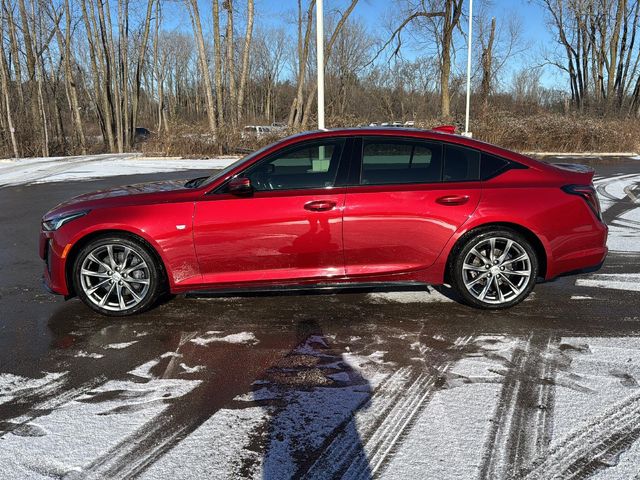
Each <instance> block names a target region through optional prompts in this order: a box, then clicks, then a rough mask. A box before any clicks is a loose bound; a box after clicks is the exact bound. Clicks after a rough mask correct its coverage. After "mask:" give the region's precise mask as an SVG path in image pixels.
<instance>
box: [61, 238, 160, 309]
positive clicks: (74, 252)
mask: <svg viewBox="0 0 640 480" xmlns="http://www.w3.org/2000/svg"><path fill="white" fill-rule="evenodd" d="M109 236H119V237H126V238H129V239H131V240H134V241H136V242H139V243H140V244H142V245H143V246H144V247H146V248H147V249H148V250H149V252H150V253H151V255H153V257H154V258H155V260H156V262H157V264H158V266H159V267H160V276H161V278H162V280H163V284H164V288H168V287H169V286H170V280H169V278H170V277H169V272H168V270H167V266H166V264H165V261H164V259H163V258H162V255H160V253H159V252H158V250H157V248H156V247H155V246H154V245H152V244H151V242H149V241H148V240H147V239H145V238H144V237H143V236H141V235H138V234H136V233H134V232H130V231H128V230H119V229H105V230H96V231H93V232H90V233H87V234H86V235H83V236H82V237H80V238H79V239H77V240H76V241H75V242H74V243H73V246H72V247H71V249H70V250H69V253H68V254H67V257H66V259H65V281H66V283H67V289H68V291H69V295H68V297H73V296H75V295H76V291H75V285H74V281H73V266H74V264H75V262H76V258H77V256H78V253H79V252H80V250H82V248H83V247H84V246H85V245H87V244H89V243H90V242H92V241H94V240H96V239H98V238H101V237H109Z"/></svg>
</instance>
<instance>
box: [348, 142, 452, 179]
mask: <svg viewBox="0 0 640 480" xmlns="http://www.w3.org/2000/svg"><path fill="white" fill-rule="evenodd" d="M441 170H442V147H441V145H440V144H437V143H430V142H402V141H390V140H386V141H385V140H382V141H381V140H370V141H367V140H365V141H364V145H363V148H362V171H361V176H360V183H361V184H362V185H386V184H398V183H432V182H440V181H441V179H442V174H441Z"/></svg>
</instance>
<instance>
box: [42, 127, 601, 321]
mask: <svg viewBox="0 0 640 480" xmlns="http://www.w3.org/2000/svg"><path fill="white" fill-rule="evenodd" d="M592 178H593V170H591V169H588V168H586V167H583V166H579V165H550V164H546V163H543V162H539V161H536V160H533V159H531V158H528V157H526V156H523V155H519V154H517V153H514V152H511V151H508V150H504V149H502V148H499V147H496V146H493V145H489V144H486V143H482V142H479V141H475V140H472V139H469V138H465V137H462V136H458V135H452V134H447V133H442V132H439V131H424V130H414V129H406V130H403V129H398V128H393V129H384V128H373V129H366V128H365V129H343V130H332V131H323V132H312V133H304V134H301V135H296V136H292V137H289V138H286V139H284V140H282V141H281V142H278V143H276V144H273V145H270V146H268V147H265V148H263V149H261V150H259V151H257V152H255V153H252V154H250V155H248V156H247V157H245V158H243V159H242V160H240V161H238V162H236V163H234V164H233V165H231V166H230V167H228V168H226V169H225V170H222V171H220V172H217V173H215V174H214V175H212V176H211V177H208V178H199V179H195V180H191V181H189V182H187V183H183V182H182V183H179V182H160V183H151V184H142V185H134V186H128V187H121V188H116V189H112V190H106V191H100V192H96V193H90V194H86V195H81V196H79V197H76V198H74V199H72V200H70V201H68V202H66V203H63V204H61V205H59V206H57V207H55V208H54V209H53V210H51V211H50V212H49V213H47V214H46V215H45V216H44V218H43V220H42V233H41V242H40V256H41V257H42V258H43V259H44V260H45V262H46V268H45V272H44V279H45V283H46V285H47V286H48V288H49V289H50V290H51V291H53V292H55V293H59V294H62V295H65V296H66V297H71V296H74V295H78V296H79V297H80V298H81V299H82V300H83V301H84V302H85V303H86V304H87V305H88V306H89V307H91V308H93V309H94V310H96V311H98V312H100V313H103V314H107V315H128V314H133V313H138V312H141V311H143V310H145V309H148V308H150V307H151V306H153V305H154V303H155V302H156V301H157V299H158V297H159V296H160V295H162V294H163V293H167V292H169V293H183V292H189V291H202V290H212V289H225V290H228V289H239V288H254V289H255V288H259V289H268V288H272V287H278V288H282V287H283V286H289V287H300V286H304V287H312V286H322V287H336V288H344V287H347V286H358V287H362V286H374V285H385V286H388V287H389V288H393V286H394V285H406V284H407V283H411V284H432V285H434V284H435V285H437V284H443V283H448V284H450V285H451V286H452V287H453V288H454V289H455V290H456V291H457V292H458V293H459V295H460V297H461V298H462V299H463V300H464V301H465V302H467V303H468V304H470V305H472V306H475V307H481V308H506V307H510V306H512V305H515V304H517V303H519V302H521V301H522V300H523V299H524V298H525V297H526V296H527V295H528V294H529V293H530V292H531V290H532V289H533V287H534V284H535V282H536V280H537V279H545V280H549V279H552V278H554V277H556V276H558V275H560V274H565V273H569V272H577V271H584V270H587V269H596V268H597V267H599V266H600V265H601V264H602V262H603V261H604V258H605V256H606V254H607V247H606V239H607V226H606V225H605V224H604V223H603V221H602V217H601V214H600V205H599V203H598V199H597V196H596V193H595V190H594V188H593V185H592Z"/></svg>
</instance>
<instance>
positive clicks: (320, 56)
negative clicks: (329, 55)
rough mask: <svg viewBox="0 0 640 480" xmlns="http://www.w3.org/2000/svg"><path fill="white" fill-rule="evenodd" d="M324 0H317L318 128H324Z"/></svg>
mask: <svg viewBox="0 0 640 480" xmlns="http://www.w3.org/2000/svg"><path fill="white" fill-rule="evenodd" d="M322 3H323V2H322V0H316V48H317V55H316V57H317V60H318V129H319V130H324V18H323V15H324V13H323V5H322Z"/></svg>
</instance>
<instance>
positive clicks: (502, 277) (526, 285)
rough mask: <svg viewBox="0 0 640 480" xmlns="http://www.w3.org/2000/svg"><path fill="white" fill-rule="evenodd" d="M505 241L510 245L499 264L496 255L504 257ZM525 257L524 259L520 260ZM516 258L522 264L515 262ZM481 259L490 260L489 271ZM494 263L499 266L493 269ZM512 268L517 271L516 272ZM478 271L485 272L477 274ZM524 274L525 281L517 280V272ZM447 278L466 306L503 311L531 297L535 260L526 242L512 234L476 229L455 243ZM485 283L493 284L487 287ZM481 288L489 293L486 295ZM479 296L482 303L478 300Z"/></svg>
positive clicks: (517, 235)
mask: <svg viewBox="0 0 640 480" xmlns="http://www.w3.org/2000/svg"><path fill="white" fill-rule="evenodd" d="M492 239H494V242H495V243H494V248H491V247H490V245H491V240H492ZM509 241H511V242H513V244H511V247H510V249H509V252H507V254H506V256H505V258H504V259H503V261H502V262H500V258H501V257H502V255H501V254H500V255H497V254H498V253H500V252H501V251H500V248H502V253H504V250H506V249H507V246H508V245H509V243H508V242H509ZM476 247H478V248H479V249H480V251H479V250H478V249H476V252H479V253H480V254H483V255H480V256H478V255H475V253H473V252H472V251H473V250H474V248H476ZM487 248H488V249H487ZM483 249H484V250H483ZM490 251H493V252H494V255H493V256H491V258H489V255H488V254H489V253H490ZM525 253H526V256H528V258H525V257H524V254H525ZM470 258H473V262H470ZM518 258H523V260H521V261H519V262H518V261H516V260H517V259H518ZM482 259H485V260H490V262H489V263H490V267H487V266H486V262H484V261H483V260H482ZM465 260H467V263H466V266H465ZM496 262H499V265H498V264H495V265H494V263H496ZM509 262H511V263H509ZM463 266H464V267H463ZM514 266H515V267H514ZM516 267H519V268H521V270H516V269H515V268H516ZM471 268H473V270H472V269H471ZM481 268H482V269H486V270H484V271H480V269H481ZM523 268H524V270H522V269H523ZM526 271H530V274H529V277H528V278H526V277H524V276H522V280H519V278H521V272H526ZM514 272H515V273H514ZM448 274H449V279H450V281H451V284H452V287H453V288H454V289H455V290H456V292H457V293H458V294H459V295H460V297H462V299H463V301H464V302H465V303H466V304H468V305H470V306H472V307H476V308H482V309H491V310H497V309H504V308H509V307H512V306H514V305H517V304H518V303H520V302H522V301H523V300H524V299H525V298H527V296H528V295H529V294H530V293H531V291H532V290H533V288H534V286H535V283H536V277H537V275H538V258H537V255H536V252H535V249H534V248H533V247H532V245H531V243H530V242H529V241H528V240H527V238H525V237H524V236H523V235H521V234H520V233H518V232H516V231H515V230H511V229H508V228H504V227H500V228H496V227H487V228H479V229H477V230H473V231H471V232H469V233H468V234H466V235H464V236H463V237H462V238H461V239H460V240H459V241H458V244H457V245H456V247H455V248H454V250H453V252H452V256H451V260H450V262H449V272H448ZM480 277H485V278H480ZM494 277H495V278H494ZM489 282H493V283H491V285H489V286H488V287H487V284H488V283H489ZM470 284H471V286H470V287H468V286H467V285H470ZM485 287H486V288H487V289H489V290H487V291H486V292H485ZM512 287H514V288H512ZM480 290H482V291H480ZM516 291H518V293H517V294H516ZM483 292H485V297H484V300H482V299H481V298H480V297H482V293H483Z"/></svg>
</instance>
